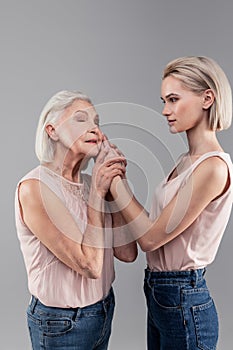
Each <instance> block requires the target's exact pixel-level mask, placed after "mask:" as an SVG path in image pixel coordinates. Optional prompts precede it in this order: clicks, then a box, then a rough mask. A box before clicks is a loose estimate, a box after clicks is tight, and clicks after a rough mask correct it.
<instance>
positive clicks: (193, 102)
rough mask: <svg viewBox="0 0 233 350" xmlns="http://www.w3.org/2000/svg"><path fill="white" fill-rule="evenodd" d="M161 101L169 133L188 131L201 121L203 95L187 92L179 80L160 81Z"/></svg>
mask: <svg viewBox="0 0 233 350" xmlns="http://www.w3.org/2000/svg"><path fill="white" fill-rule="evenodd" d="M161 99H162V101H163V103H164V108H163V112H162V113H163V115H164V116H165V117H166V118H167V121H168V125H169V129H170V132H171V133H178V132H183V131H188V130H190V129H192V128H194V127H196V126H197V125H198V124H199V123H200V122H202V121H203V118H204V110H203V95H202V94H200V95H196V94H194V93H193V92H192V91H189V90H187V89H186V88H185V87H184V86H183V85H182V83H181V81H180V80H179V79H177V78H174V77H172V76H168V77H166V78H165V79H164V80H163V81H162V85H161Z"/></svg>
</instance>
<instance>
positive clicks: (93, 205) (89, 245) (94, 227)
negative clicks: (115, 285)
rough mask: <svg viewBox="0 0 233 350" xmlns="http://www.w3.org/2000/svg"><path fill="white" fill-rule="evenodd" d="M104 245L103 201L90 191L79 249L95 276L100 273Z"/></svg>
mask: <svg viewBox="0 0 233 350" xmlns="http://www.w3.org/2000/svg"><path fill="white" fill-rule="evenodd" d="M104 246H105V242H104V201H103V199H102V198H101V197H100V196H98V195H96V193H95V194H94V193H93V192H92V191H91V192H90V195H89V201H88V207H87V226H86V230H85V232H84V234H83V240H82V244H81V249H82V254H83V258H84V261H85V262H86V264H87V268H89V269H90V270H91V272H92V273H93V274H94V275H96V276H97V277H98V276H100V275H101V271H102V267H103V258H104Z"/></svg>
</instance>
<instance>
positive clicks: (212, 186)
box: [193, 156, 229, 196]
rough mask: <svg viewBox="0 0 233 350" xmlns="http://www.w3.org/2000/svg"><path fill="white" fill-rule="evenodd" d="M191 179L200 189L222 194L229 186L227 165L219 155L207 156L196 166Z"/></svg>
mask: <svg viewBox="0 0 233 350" xmlns="http://www.w3.org/2000/svg"><path fill="white" fill-rule="evenodd" d="M193 179H194V182H195V183H196V184H197V186H198V188H199V189H200V190H203V191H209V193H212V194H213V195H214V196H215V195H216V196H217V195H220V194H223V193H224V192H225V191H226V189H227V188H228V186H229V184H228V183H229V171H228V165H227V163H226V162H225V161H224V160H223V159H222V158H221V157H218V156H213V157H209V158H207V159H205V160H203V161H202V162H201V163H200V164H199V165H198V166H197V168H196V169H195V171H194V173H193Z"/></svg>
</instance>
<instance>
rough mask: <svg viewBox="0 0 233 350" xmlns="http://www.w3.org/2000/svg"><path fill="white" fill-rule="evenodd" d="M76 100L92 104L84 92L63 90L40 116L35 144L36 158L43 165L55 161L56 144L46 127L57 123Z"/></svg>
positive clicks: (54, 96) (52, 99) (52, 98)
mask: <svg viewBox="0 0 233 350" xmlns="http://www.w3.org/2000/svg"><path fill="white" fill-rule="evenodd" d="M75 100H81V101H87V102H88V103H90V104H92V102H91V100H90V98H89V97H88V96H87V95H85V94H83V93H82V92H79V91H67V90H63V91H59V92H57V93H56V94H55V95H53V96H52V97H51V98H50V99H49V101H48V102H47V103H46V105H45V106H44V108H43V110H42V112H41V114H40V118H39V122H38V126H37V131H36V142H35V152H36V156H37V158H38V159H39V161H40V162H41V163H50V162H52V161H53V160H54V152H55V142H54V141H53V140H52V139H51V138H50V137H49V135H48V134H47V132H46V126H47V125H48V124H50V123H54V122H56V121H57V120H58V119H59V118H60V116H61V115H62V113H63V112H64V110H65V109H66V108H67V107H69V106H71V105H72V103H73V102H74V101H75Z"/></svg>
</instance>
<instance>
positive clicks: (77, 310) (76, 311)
mask: <svg viewBox="0 0 233 350" xmlns="http://www.w3.org/2000/svg"><path fill="white" fill-rule="evenodd" d="M111 300H114V292H113V288H112V287H111V288H110V291H109V293H108V295H107V296H106V297H105V298H103V299H102V300H100V301H97V302H96V303H94V304H91V305H87V306H84V307H74V308H60V307H52V306H46V305H44V304H43V303H42V302H41V301H40V300H39V299H38V298H36V297H35V296H33V295H32V297H31V301H30V303H29V308H30V310H31V312H32V313H34V311H35V308H36V307H38V308H40V309H47V310H48V309H53V310H54V311H55V310H57V311H61V312H62V315H63V316H74V317H76V316H80V315H81V314H82V313H86V312H89V311H90V312H91V311H92V310H93V309H101V308H103V309H106V307H107V304H109V303H110V302H111Z"/></svg>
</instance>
